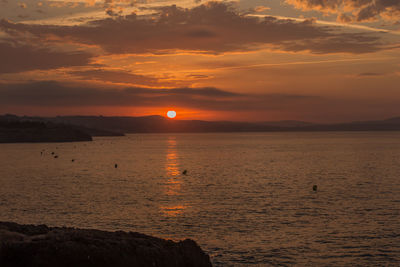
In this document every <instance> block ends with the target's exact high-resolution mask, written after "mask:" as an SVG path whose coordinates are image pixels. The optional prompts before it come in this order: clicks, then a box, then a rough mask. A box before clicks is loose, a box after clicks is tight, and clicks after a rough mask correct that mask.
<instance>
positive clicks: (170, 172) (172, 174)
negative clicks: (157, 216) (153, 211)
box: [160, 136, 186, 217]
mask: <svg viewBox="0 0 400 267" xmlns="http://www.w3.org/2000/svg"><path fill="white" fill-rule="evenodd" d="M165 171H166V176H167V177H166V181H165V191H164V192H165V194H166V195H167V196H168V197H169V198H170V200H172V201H171V202H175V201H173V198H174V197H177V196H181V195H182V192H181V191H182V184H183V181H182V177H181V172H180V170H179V158H178V150H177V141H176V137H175V136H169V137H168V140H167V153H166V163H165ZM178 201H179V200H177V201H176V202H178ZM176 202H175V203H174V204H176V205H170V206H161V207H160V209H161V211H162V213H163V214H164V215H166V216H169V217H173V216H177V215H179V214H181V213H183V212H184V210H185V209H186V206H185V205H183V204H182V203H176ZM179 202H181V201H179Z"/></svg>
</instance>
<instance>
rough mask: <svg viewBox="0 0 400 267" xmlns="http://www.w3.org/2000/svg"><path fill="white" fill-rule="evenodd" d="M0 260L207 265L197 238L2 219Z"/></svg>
mask: <svg viewBox="0 0 400 267" xmlns="http://www.w3.org/2000/svg"><path fill="white" fill-rule="evenodd" d="M0 266H42V267H50V266H51V267H54V266H59V267H64V266H65V267H66V266H96V267H102V266H107V267H109V266H113V267H122V266H141V267H154V266H164V267H186V266H192V267H210V266H212V265H211V262H210V258H209V256H208V255H207V254H206V253H204V252H203V251H202V250H201V248H200V247H199V246H198V245H197V244H196V242H195V241H193V240H190V239H186V240H183V241H180V242H173V241H171V240H165V239H160V238H156V237H152V236H148V235H144V234H140V233H134V232H129V233H127V232H122V231H118V232H107V231H100V230H87V229H76V228H67V227H62V228H59V227H47V226H46V225H37V226H35V225H20V224H16V223H11V222H0Z"/></svg>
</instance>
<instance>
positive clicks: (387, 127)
mask: <svg viewBox="0 0 400 267" xmlns="http://www.w3.org/2000/svg"><path fill="white" fill-rule="evenodd" d="M8 116H10V115H8ZM16 118H17V119H18V120H23V121H36V122H50V123H54V124H61V125H74V126H75V127H78V128H79V129H81V130H83V131H85V130H86V132H90V130H91V131H93V132H95V131H97V132H98V133H101V132H103V133H104V135H107V134H106V133H109V135H121V134H122V133H197V132H198V133H201V132H278V131H281V132H291V131H399V130H400V117H395V118H390V119H385V120H371V121H356V122H350V123H335V124H317V123H309V122H303V121H293V120H289V121H288V120H286V121H274V122H233V121H202V120H171V119H167V118H165V117H162V116H158V115H153V116H144V117H105V116H57V117H26V116H25V117H16ZM92 135H95V134H93V133H92Z"/></svg>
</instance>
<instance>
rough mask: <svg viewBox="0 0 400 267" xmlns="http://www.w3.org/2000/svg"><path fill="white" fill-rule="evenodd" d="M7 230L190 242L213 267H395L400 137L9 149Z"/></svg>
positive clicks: (3, 151) (2, 196) (399, 231)
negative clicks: (18, 226)
mask: <svg viewBox="0 0 400 267" xmlns="http://www.w3.org/2000/svg"><path fill="white" fill-rule="evenodd" d="M41 152H43V154H42V155H41ZM52 152H54V155H57V156H58V158H54V155H52ZM73 159H74V161H72V160H73ZM115 164H118V166H117V168H115ZM184 170H187V173H186V175H184V174H182V172H183V171H184ZM313 185H317V186H318V190H317V191H316V192H315V191H313V189H312V188H313ZM0 220H2V221H14V222H17V223H29V224H47V225H50V226H73V227H81V228H98V229H103V230H126V231H136V232H142V233H145V234H149V235H155V236H158V237H163V238H168V239H173V240H179V239H184V238H192V239H194V240H196V241H197V242H198V244H199V245H200V246H201V247H202V248H203V249H204V250H205V251H206V252H207V253H208V254H209V255H210V256H211V259H212V262H213V264H214V265H215V266H249V265H253V266H269V265H299V266H315V265H317V266H328V265H329V266H357V265H358V266H377V265H379V266H382V265H384V266H398V265H399V264H400V132H333V133H331V132H325V133H324V132H318V133H213V134H134V135H128V136H126V137H107V138H95V140H94V142H81V143H52V144H0Z"/></svg>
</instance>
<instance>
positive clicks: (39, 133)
mask: <svg viewBox="0 0 400 267" xmlns="http://www.w3.org/2000/svg"><path fill="white" fill-rule="evenodd" d="M123 135H124V134H123V133H120V132H115V131H110V130H105V129H95V128H89V127H85V126H82V125H74V124H68V123H63V122H57V121H54V120H50V119H44V118H39V117H18V116H15V115H3V116H0V143H28V142H29V143H38V142H77V141H92V136H123Z"/></svg>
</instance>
